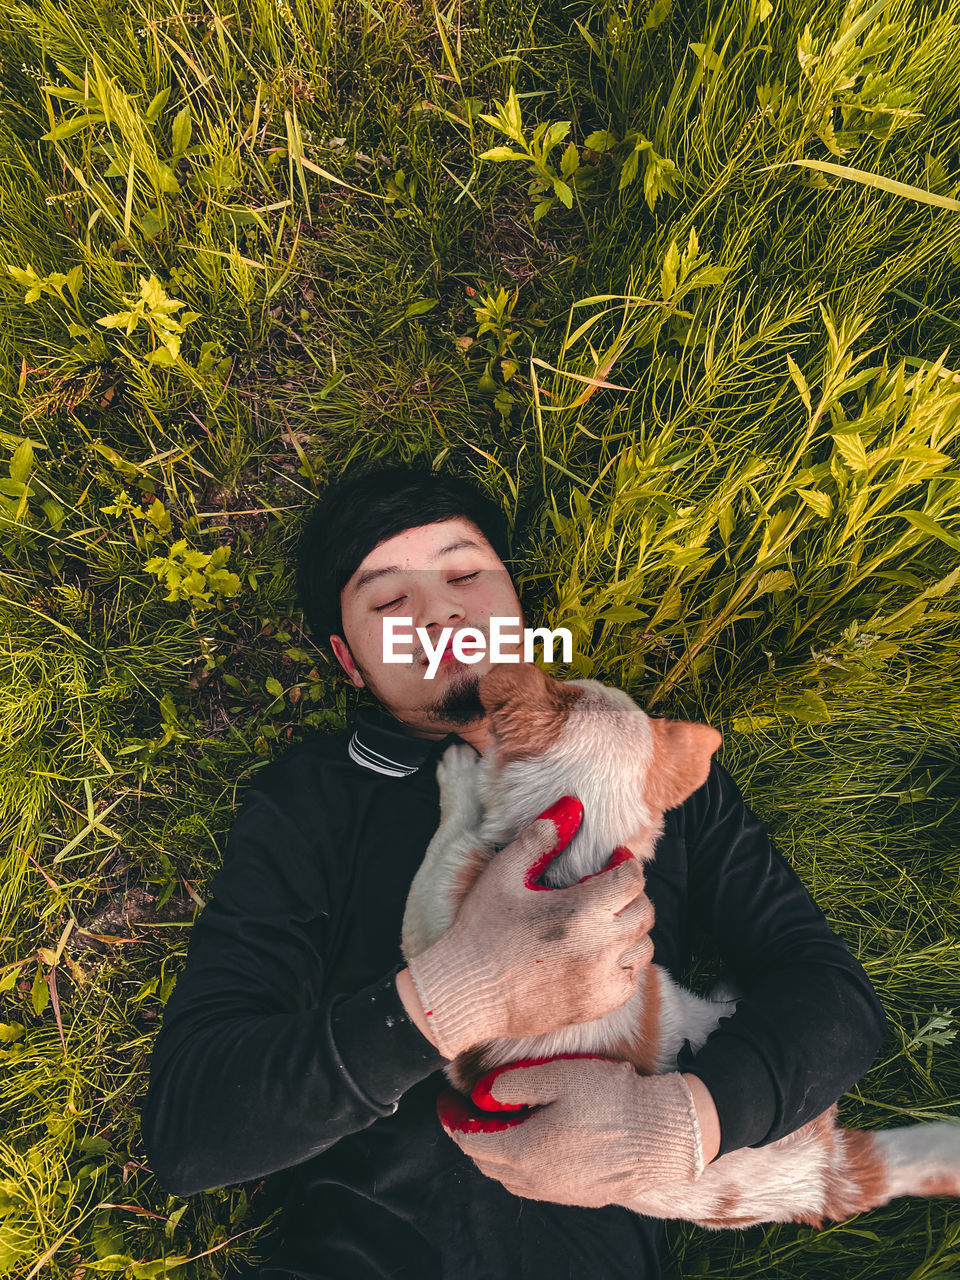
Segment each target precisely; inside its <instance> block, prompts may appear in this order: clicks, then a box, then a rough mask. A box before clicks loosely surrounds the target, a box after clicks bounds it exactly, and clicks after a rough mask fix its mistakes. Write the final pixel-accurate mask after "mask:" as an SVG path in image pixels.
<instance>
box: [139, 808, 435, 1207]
mask: <svg viewBox="0 0 960 1280" xmlns="http://www.w3.org/2000/svg"><path fill="white" fill-rule="evenodd" d="M321 855H322V850H321V849H318V847H317V842H315V841H309V840H307V839H306V838H305V836H304V835H303V834H302V833H301V831H300V830H299V828H298V827H297V826H296V825H295V824H293V823H292V822H291V821H290V820H289V819H288V818H286V817H285V816H284V814H283V813H282V812H281V811H280V810H279V809H278V808H277V807H276V805H275V804H274V803H273V802H272V801H271V800H270V799H269V797H268V796H266V795H265V794H262V793H258V792H255V791H251V792H250V793H249V794H248V796H247V798H246V799H245V801H244V804H243V806H242V808H241V811H240V813H239V814H238V816H237V818H236V820H235V822H234V824H233V826H232V828H231V830H230V833H229V835H228V837H227V842H226V849H225V853H224V861H223V865H222V867H221V869H220V870H219V871H218V873H217V874H216V876H215V877H214V880H213V883H212V886H211V893H212V898H211V900H210V901H209V902H208V903H207V905H206V906H205V907H204V908H203V910H202V911H201V912H200V915H199V916H198V918H197V920H196V922H195V924H194V926H193V929H192V931H191V936H190V943H189V948H188V954H187V961H186V965H185V966H184V969H183V971H182V972H181V974H180V976H179V979H178V981H177V984H176V987H175V988H174V990H173V993H172V994H171V996H170V998H169V1000H168V1001H167V1004H166V1007H165V1009H164V1017H163V1024H162V1027H161V1029H160V1031H159V1033H158V1035H157V1038H156V1040H155V1042H154V1048H153V1055H152V1058H151V1063H150V1079H149V1084H148V1088H147V1094H146V1098H145V1101H144V1104H143V1108H142V1112H141V1132H142V1137H143V1142H144V1147H145V1150H146V1153H147V1158H148V1160H149V1163H150V1166H151V1168H152V1170H153V1172H154V1174H155V1175H156V1177H157V1179H158V1181H159V1182H160V1184H161V1186H163V1187H164V1188H165V1189H166V1190H167V1191H169V1192H172V1193H173V1194H175V1195H180V1196H189V1195H194V1194H196V1193H197V1192H199V1191H204V1190H208V1189H211V1188H214V1187H220V1186H225V1185H228V1184H231V1183H236V1182H246V1181H249V1180H250V1179H253V1178H259V1177H263V1176H265V1175H267V1174H271V1173H274V1172H276V1171H278V1170H281V1169H286V1168H289V1167H291V1166H293V1165H297V1164H300V1163H302V1162H303V1161H305V1160H309V1159H310V1158H311V1157H312V1156H315V1155H317V1154H319V1153H320V1152H322V1151H325V1150H326V1149H327V1148H328V1147H331V1146H332V1145H333V1144H334V1143H335V1142H336V1141H337V1140H338V1139H340V1138H342V1137H344V1136H345V1135H346V1134H350V1133H355V1132H357V1131H358V1130H361V1129H364V1128H366V1127H367V1126H368V1125H370V1124H372V1123H373V1122H374V1121H375V1120H377V1119H378V1118H379V1117H381V1116H384V1115H389V1114H391V1113H392V1112H394V1111H396V1109H397V1105H398V1100H399V1098H400V1097H401V1096H402V1095H403V1094H404V1093H405V1092H406V1091H407V1089H409V1088H411V1087H412V1086H413V1085H414V1084H416V1083H417V1082H418V1081H420V1080H422V1079H424V1078H425V1077H427V1076H428V1075H430V1074H431V1073H432V1072H433V1071H435V1070H437V1068H438V1067H439V1066H440V1065H442V1063H443V1061H444V1060H443V1058H442V1057H441V1055H440V1054H439V1053H438V1051H437V1050H436V1049H435V1048H434V1046H433V1045H432V1044H431V1043H430V1042H429V1041H428V1040H427V1039H426V1037H425V1036H424V1035H423V1034H422V1033H421V1031H420V1030H419V1029H418V1028H417V1027H416V1025H415V1024H414V1023H413V1022H412V1021H411V1020H410V1018H409V1016H408V1015H407V1012H406V1010H405V1008H404V1006H403V1003H402V1001H401V1000H400V997H399V995H398V994H397V989H396V983H395V976H396V973H397V972H398V970H399V969H400V967H401V966H400V965H397V966H396V968H395V969H393V970H392V971H391V972H390V973H388V974H385V975H384V976H383V977H382V978H381V979H379V980H378V981H377V982H374V983H373V984H371V985H370V986H367V987H365V988H364V989H363V990H361V991H354V992H330V991H328V990H327V989H326V985H327V984H326V983H325V982H324V962H323V949H324V943H325V939H326V936H327V931H328V929H329V928H330V927H331V924H332V921H331V912H333V911H335V907H334V905H333V904H332V903H331V898H330V894H329V892H328V889H327V885H326V881H325V877H324V861H323V857H322V856H321Z"/></svg>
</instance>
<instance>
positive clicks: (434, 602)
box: [413, 582, 464, 643]
mask: <svg viewBox="0 0 960 1280" xmlns="http://www.w3.org/2000/svg"><path fill="white" fill-rule="evenodd" d="M463 619H464V606H463V604H462V602H461V600H460V597H459V595H458V592H457V588H456V587H455V586H448V585H447V584H446V583H445V582H444V583H442V584H439V583H438V584H432V585H431V586H430V587H429V589H425V590H424V592H423V597H422V600H421V601H420V603H419V604H418V605H417V607H416V608H415V610H414V618H413V626H414V629H416V628H417V627H423V628H424V629H425V630H426V631H427V633H428V634H429V636H430V639H431V640H432V641H433V642H434V643H436V640H437V636H438V635H439V633H440V632H441V631H442V630H443V628H444V627H459V626H462V625H463Z"/></svg>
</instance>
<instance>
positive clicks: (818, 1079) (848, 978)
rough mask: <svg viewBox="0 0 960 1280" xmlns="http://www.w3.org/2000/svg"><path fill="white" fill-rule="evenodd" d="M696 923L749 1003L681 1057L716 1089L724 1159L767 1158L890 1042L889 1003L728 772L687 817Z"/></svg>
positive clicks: (706, 788) (707, 787)
mask: <svg viewBox="0 0 960 1280" xmlns="http://www.w3.org/2000/svg"><path fill="white" fill-rule="evenodd" d="M684 822H685V831H684V835H685V838H686V842H687V850H688V876H689V888H688V893H689V904H690V919H691V923H692V924H694V925H695V926H698V927H700V928H701V929H703V930H705V931H706V932H708V933H710V934H712V935H713V936H714V937H715V938H716V939H717V942H718V944H719V947H720V951H721V954H722V956H723V958H724V961H725V962H726V963H727V964H728V965H729V966H730V968H731V970H732V972H733V974H734V976H735V977H736V979H737V981H738V982H739V984H740V985H741V987H742V989H743V990H744V992H745V994H744V996H743V997H742V998H741V999H740V1001H739V1002H738V1004H737V1008H736V1011H735V1012H734V1013H733V1014H732V1015H731V1016H730V1017H727V1018H722V1019H721V1020H720V1026H719V1028H718V1029H717V1030H716V1031H714V1032H713V1033H712V1035H711V1036H710V1037H709V1039H708V1040H707V1042H706V1044H705V1045H704V1046H703V1047H702V1048H701V1049H700V1050H699V1052H697V1053H696V1054H694V1053H692V1052H691V1051H690V1049H689V1045H688V1044H687V1045H685V1046H684V1048H683V1049H682V1050H681V1051H680V1053H679V1054H678V1056H677V1066H678V1069H679V1070H680V1071H681V1072H684V1073H690V1074H692V1075H695V1076H697V1077H698V1078H699V1079H700V1080H701V1081H702V1082H703V1083H704V1085H705V1086H706V1087H707V1089H708V1090H709V1093H710V1095H711V1096H712V1098H713V1101H714V1104H715V1106H716V1111H717V1115H718V1117H719V1122H720V1146H719V1150H718V1154H719V1155H724V1154H726V1152H728V1151H733V1150H736V1149H737V1148H739V1147H748V1146H749V1147H762V1146H766V1145H767V1144H768V1143H770V1142H774V1141H776V1140H777V1139H778V1138H782V1137H785V1136H786V1135H787V1134H788V1133H793V1132H794V1130H796V1129H799V1128H800V1127H801V1126H802V1125H804V1124H806V1123H807V1122H808V1121H809V1120H812V1119H813V1118H814V1117H815V1116H817V1115H819V1114H820V1113H821V1112H823V1111H825V1110H826V1108H827V1107H829V1106H830V1105H831V1104H832V1103H834V1102H836V1101H837V1099H838V1098H839V1097H840V1096H841V1094H843V1093H844V1092H845V1091H846V1090H847V1089H849V1088H850V1086H851V1085H852V1084H854V1083H855V1082H856V1081H857V1080H859V1079H860V1077H861V1076H863V1075H864V1073H865V1072H866V1071H867V1070H868V1069H869V1067H870V1065H871V1064H872V1063H873V1061H874V1059H875V1057H876V1055H877V1052H878V1050H879V1048H880V1045H881V1043H882V1041H883V1037H884V1032H885V1028H886V1019H885V1016H884V1012H883V1007H882V1005H881V1003H880V1000H879V997H878V996H877V994H876V992H875V991H874V989H873V987H872V986H871V985H870V981H869V979H868V978H867V975H866V973H865V972H864V970H863V967H862V966H861V965H860V963H859V962H858V961H857V960H856V959H855V958H854V956H853V955H852V953H851V951H850V948H849V947H848V945H847V943H846V942H844V940H843V939H842V938H841V937H840V936H839V935H838V934H837V933H835V932H834V931H833V930H832V929H831V928H830V926H829V924H828V923H827V920H826V917H825V916H824V914H823V912H822V911H821V910H820V908H819V907H818V906H817V905H816V903H815V902H814V901H813V899H812V898H811V896H810V894H809V893H808V892H807V890H806V888H805V887H804V885H803V884H802V882H801V881H800V879H799V877H798V876H797V874H796V872H795V871H794V870H793V869H792V868H791V867H790V865H789V863H788V862H787V861H786V860H785V859H784V857H783V856H782V854H781V853H780V852H779V850H777V849H776V848H775V846H774V845H773V844H772V842H771V840H770V837H769V835H768V833H767V831H766V829H765V828H764V826H763V823H762V822H761V821H760V820H759V818H757V817H756V815H755V814H754V813H753V812H752V810H751V809H750V808H749V806H748V805H747V804H746V803H745V801H744V799H743V796H742V794H741V792H740V789H739V787H738V786H737V784H736V783H735V782H734V780H733V778H732V777H731V776H730V774H729V773H728V772H727V771H726V770H725V769H724V768H723V766H722V765H720V764H719V762H717V761H716V760H715V761H714V762H713V765H712V767H711V770H710V775H709V777H708V779H707V781H706V783H705V784H704V785H703V787H701V788H700V789H699V791H698V792H696V793H694V796H693V797H691V800H690V801H689V802H688V804H686V805H685V806H684Z"/></svg>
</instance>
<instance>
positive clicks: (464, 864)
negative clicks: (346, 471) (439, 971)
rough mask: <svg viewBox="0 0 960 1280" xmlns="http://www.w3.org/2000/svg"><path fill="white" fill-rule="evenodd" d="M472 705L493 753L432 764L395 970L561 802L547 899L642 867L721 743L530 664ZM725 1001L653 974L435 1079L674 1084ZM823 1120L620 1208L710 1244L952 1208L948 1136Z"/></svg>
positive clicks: (955, 1180) (959, 1161) (939, 1130)
mask: <svg viewBox="0 0 960 1280" xmlns="http://www.w3.org/2000/svg"><path fill="white" fill-rule="evenodd" d="M479 693H480V698H481V701H482V703H483V706H484V709H485V710H486V712H487V714H488V723H489V727H490V729H491V732H492V734H493V737H494V742H493V745H492V746H491V747H490V748H488V750H487V751H486V752H485V753H484V754H483V755H482V756H480V755H479V754H478V753H477V752H476V751H474V749H473V748H472V747H470V746H468V745H466V744H459V743H455V744H453V745H452V746H450V747H449V748H448V749H447V751H446V752H445V753H444V756H443V758H442V760H441V761H440V764H439V766H438V769H437V778H438V781H439V784H440V812H441V820H440V825H439V827H438V829H437V831H436V833H435V835H434V837H433V839H432V840H431V842H430V845H429V847H428V849H427V852H426V854H425V857H424V861H423V863H422V865H421V867H420V869H419V870H418V872H417V875H416V877H415V878H414V881H413V884H412V885H411V888H410V893H409V896H408V899H407V906H406V912H405V916H404V921H403V936H402V948H403V953H404V956H405V957H406V958H407V959H409V958H410V957H411V956H415V955H418V954H419V953H420V952H421V951H424V950H426V949H427V947H429V946H431V945H432V944H433V943H434V942H436V941H437V940H438V939H439V938H440V937H441V936H442V935H443V934H444V933H445V932H446V930H447V929H448V928H449V926H450V924H451V923H452V922H453V919H454V916H455V915H456V912H457V909H458V907H459V905H460V903H461V901H462V900H463V897H464V896H465V894H466V893H467V892H468V891H469V889H470V887H471V885H472V884H473V882H474V880H475V879H476V877H477V875H479V873H480V871H481V870H482V869H483V867H484V865H485V864H486V862H487V861H488V860H489V859H490V858H491V857H492V856H493V854H494V853H495V852H496V851H497V850H498V849H500V848H502V847H503V846H504V845H506V844H509V843H510V842H511V841H512V840H513V839H514V838H515V837H516V836H517V835H518V834H519V833H520V831H521V830H522V829H523V828H524V827H525V826H526V825H527V824H528V823H529V822H531V821H532V820H533V819H534V818H535V817H536V816H537V815H538V814H539V813H541V812H542V811H543V810H544V809H545V808H547V806H548V805H550V804H552V803H553V802H554V801H555V800H557V799H559V798H560V796H562V795H574V796H576V797H577V798H578V799H579V800H580V801H581V802H582V804H583V807H584V815H583V820H582V822H581V825H580V827H579V829H578V830H577V832H576V834H575V835H574V837H573V839H572V840H571V842H570V844H569V845H568V846H567V848H566V849H565V850H564V852H563V853H561V854H560V855H559V856H558V857H557V858H556V859H555V860H554V861H553V862H552V863H551V864H550V866H549V867H548V869H547V872H546V874H545V875H544V877H543V880H544V882H545V883H547V884H550V885H551V886H553V887H555V888H559V887H562V886H565V885H570V884H573V883H575V882H576V881H577V880H579V879H580V878H581V877H583V876H585V875H589V874H593V873H595V872H597V871H599V870H600V869H601V867H603V866H604V865H605V864H606V862H607V860H608V859H609V857H610V853H611V851H612V850H613V849H614V848H615V847H616V846H617V845H619V844H622V843H623V841H624V840H625V839H626V838H627V837H628V836H629V837H631V845H632V846H633V847H634V848H636V843H635V839H634V837H635V836H636V834H637V833H638V832H641V833H643V852H641V853H640V855H639V856H640V857H641V859H642V860H643V861H649V860H650V859H651V858H652V857H653V853H654V847H655V845H656V843H657V840H658V839H659V837H660V835H661V834H662V832H663V824H664V813H665V811H666V810H667V809H670V808H673V807H674V806H676V805H678V804H681V803H682V802H683V801H684V800H685V799H686V798H687V797H688V796H689V795H691V794H692V793H693V792H694V791H695V790H696V789H697V788H698V787H700V786H702V785H703V783H704V782H705V781H706V779H707V776H708V774H709V770H710V763H711V759H712V756H713V753H714V752H715V751H716V750H717V748H718V747H719V746H720V743H721V741H722V739H721V737H720V734H719V733H717V731H716V730H715V729H712V728H711V727H710V726H709V725H698V724H691V723H688V722H685V721H671V720H663V719H654V718H651V717H650V716H648V715H646V713H645V712H644V711H643V710H642V709H641V708H640V707H638V706H637V704H636V703H635V702H634V701H633V700H632V699H631V698H630V697H629V696H628V695H627V694H625V693H624V692H622V691H621V690H619V689H614V688H610V687H608V686H606V685H603V684H600V683H599V682H598V681H595V680H571V681H566V682H560V681H557V680H553V679H551V678H550V677H549V676H547V675H545V674H544V673H543V672H542V671H541V670H540V669H539V668H538V667H536V666H534V665H533V664H524V663H521V664H520V665H519V666H514V665H499V666H496V667H493V668H492V669H491V670H490V671H489V672H487V674H486V675H485V676H484V677H483V679H482V680H481V681H480V686H479ZM733 994H734V993H732V992H730V991H729V990H728V991H726V992H724V993H721V989H720V988H715V989H714V992H713V993H712V998H702V997H700V996H696V995H694V994H693V993H692V992H689V991H686V990H684V989H683V988H682V987H680V986H679V985H678V984H677V983H675V982H674V981H673V979H672V978H671V977H670V975H669V973H668V972H667V971H666V969H664V968H663V967H662V966H660V965H656V964H652V963H651V964H650V965H648V966H647V968H646V969H645V970H644V972H643V973H642V974H641V975H640V978H639V981H638V986H637V991H636V993H635V994H634V995H633V996H632V997H631V998H630V1000H629V1001H628V1002H627V1003H626V1004H625V1005H623V1006H621V1007H620V1008H619V1009H615V1010H613V1012H611V1013H609V1014H607V1015H606V1016H604V1017H601V1018H597V1019H596V1020H594V1021H591V1022H586V1023H580V1024H578V1025H576V1026H568V1027H564V1028H562V1029H560V1030H558V1031H555V1032H552V1033H550V1034H548V1035H542V1036H535V1037H526V1038H523V1039H509V1040H507V1039H503V1040H498V1041H492V1042H489V1043H487V1044H484V1045H481V1046H478V1047H477V1048H475V1049H473V1050H471V1051H470V1052H469V1053H467V1054H462V1055H461V1056H460V1057H459V1058H457V1059H456V1060H455V1061H454V1062H452V1063H451V1064H450V1065H449V1066H448V1067H447V1069H446V1071H447V1076H448V1078H449V1079H450V1081H451V1083H452V1084H454V1085H455V1086H456V1087H457V1088H458V1089H460V1090H461V1091H462V1092H464V1093H469V1091H470V1089H471V1088H472V1086H473V1084H474V1083H475V1082H476V1081H477V1080H478V1079H479V1078H480V1076H481V1075H483V1074H484V1073H485V1072H486V1071H488V1070H490V1068H492V1067H494V1066H499V1065H502V1064H504V1063H507V1062H514V1061H517V1060H519V1059H526V1058H543V1057H551V1056H553V1055H556V1054H564V1053H596V1054H601V1055H603V1056H606V1057H610V1058H617V1059H625V1060H628V1061H630V1062H632V1063H633V1065H634V1066H635V1067H636V1069H637V1070H638V1071H639V1072H640V1073H641V1074H642V1075H654V1074H660V1073H663V1072H668V1071H675V1070H676V1069H677V1067H676V1055H677V1053H678V1051H679V1050H680V1048H681V1047H682V1045H683V1042H684V1040H689V1041H690V1044H691V1046H692V1048H693V1050H694V1051H696V1050H697V1049H699V1048H700V1047H701V1046H702V1045H703V1044H704V1043H705V1041H706V1039H707V1037H708V1036H709V1035H710V1033H711V1032H712V1031H713V1030H714V1029H715V1028H716V1027H717V1025H718V1022H719V1019H720V1018H721V1017H722V1016H724V1015H725V1014H727V1015H729V1014H730V1013H731V1012H732V1010H733V1008H734V1007H735V999H733V998H731V996H732V995H733ZM725 997H726V998H725ZM836 1115H837V1107H836V1104H834V1105H833V1106H831V1107H829V1108H828V1109H827V1110H826V1111H824V1112H823V1113H822V1114H821V1115H819V1116H817V1117H816V1119H814V1120H812V1121H810V1122H809V1123H807V1124H805V1125H804V1126H803V1127H802V1128H800V1129H798V1130H796V1131H795V1132H794V1133H791V1134H788V1135H787V1137H785V1138H781V1139H779V1140H778V1141H776V1142H773V1143H769V1144H768V1145H767V1146H765V1147H759V1148H751V1147H745V1148H742V1149H740V1150H737V1151H731V1152H728V1153H727V1154H726V1155H723V1156H721V1157H719V1159H717V1160H715V1161H714V1162H713V1163H711V1164H709V1165H708V1166H707V1168H706V1169H705V1171H704V1173H703V1175H702V1176H701V1177H700V1178H699V1180H698V1181H696V1182H693V1183H681V1182H670V1183H662V1184H660V1185H658V1186H656V1187H652V1188H650V1189H649V1190H648V1191H646V1192H645V1193H644V1194H643V1195H642V1196H640V1197H639V1198H638V1199H637V1200H635V1201H632V1202H631V1203H630V1204H629V1205H628V1206H627V1207H629V1208H631V1209H633V1210H636V1211H637V1212H639V1213H642V1214H646V1215H649V1216H651V1217H656V1218H682V1219H685V1220H687V1221H691V1222H695V1223H697V1224H698V1225H700V1226H703V1227H713V1228H718V1229H719V1228H722V1227H747V1226H752V1225H754V1224H757V1223H764V1222H803V1223H807V1224H810V1225H813V1226H816V1227H820V1226H822V1225H823V1222H824V1221H825V1220H826V1221H841V1220H843V1219H844V1218H847V1217H849V1216H850V1215H851V1214H854V1213H861V1212H864V1211H865V1210H868V1209H873V1208H876V1207H878V1206H880V1205H884V1204H886V1203H887V1202H888V1201H890V1200H892V1199H894V1198H895V1197H897V1196H903V1195H915V1196H934V1195H951V1196H957V1195H960V1124H953V1123H951V1122H949V1121H940V1122H935V1123H931V1124H917V1125H908V1126H906V1127H903V1128H899V1129H891V1130H886V1131H883V1132H871V1131H861V1130H854V1129H843V1128H840V1127H839V1126H838V1125H837V1123H836Z"/></svg>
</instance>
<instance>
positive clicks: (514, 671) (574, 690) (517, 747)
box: [477, 662, 583, 764]
mask: <svg viewBox="0 0 960 1280" xmlns="http://www.w3.org/2000/svg"><path fill="white" fill-rule="evenodd" d="M477 695H478V696H479V698H480V701H481V702H482V703H483V709H484V710H485V711H486V713H487V715H488V716H489V718H490V729H491V732H492V733H493V734H494V736H495V737H496V738H497V741H498V742H499V744H500V751H499V756H498V758H499V760H500V763H501V764H507V763H509V762H510V761H511V760H521V759H524V758H526V757H530V756H539V755H543V753H544V752H545V751H547V750H548V749H549V747H550V746H551V745H552V743H554V742H555V741H556V740H557V738H558V737H559V735H560V732H561V730H562V729H563V726H564V724H565V723H566V719H567V716H568V715H569V714H570V708H571V707H572V706H573V704H574V703H575V702H576V701H577V699H578V698H581V697H583V689H581V688H579V687H574V686H570V685H567V684H564V682H563V681H562V680H554V679H553V678H552V676H548V675H547V674H546V672H544V671H541V669H540V668H539V667H538V666H537V665H536V663H534V662H519V663H497V664H496V665H495V666H493V667H491V668H490V670H489V671H488V672H486V674H485V675H484V676H482V677H481V680H480V683H479V684H478V686H477Z"/></svg>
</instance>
